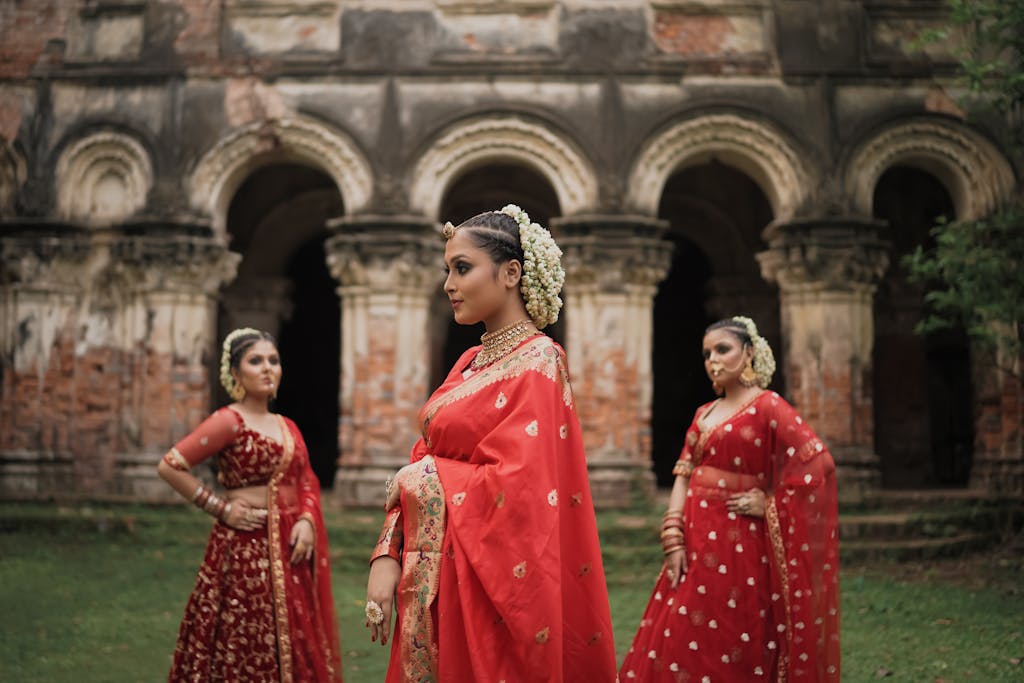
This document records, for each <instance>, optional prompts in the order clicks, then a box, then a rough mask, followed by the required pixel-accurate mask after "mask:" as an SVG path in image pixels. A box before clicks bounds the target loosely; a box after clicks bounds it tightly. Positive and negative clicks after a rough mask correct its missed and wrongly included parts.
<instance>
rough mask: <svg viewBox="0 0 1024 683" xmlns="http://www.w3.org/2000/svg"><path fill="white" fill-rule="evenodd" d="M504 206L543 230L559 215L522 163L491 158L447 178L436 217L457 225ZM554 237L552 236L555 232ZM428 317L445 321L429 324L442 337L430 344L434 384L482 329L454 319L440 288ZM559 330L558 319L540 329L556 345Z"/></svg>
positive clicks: (551, 194) (546, 187)
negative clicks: (519, 210) (434, 353)
mask: <svg viewBox="0 0 1024 683" xmlns="http://www.w3.org/2000/svg"><path fill="white" fill-rule="evenodd" d="M506 204H516V205H517V206H520V207H522V208H523V209H524V210H525V211H526V212H527V213H528V214H530V218H531V219H532V220H533V221H534V222H536V223H539V224H541V225H543V226H544V227H546V228H548V229H550V228H551V219H552V218H553V217H556V216H558V215H559V214H560V211H559V206H558V197H557V195H556V194H555V191H554V189H553V188H552V187H551V185H550V184H549V183H548V182H547V180H546V179H545V178H544V177H543V176H541V175H540V174H539V173H537V172H535V171H533V170H532V169H530V168H527V167H526V166H522V165H517V164H510V163H502V162H495V163H491V164H487V165H485V166H480V167H477V168H475V169H472V170H470V171H467V172H466V173H464V174H463V175H462V176H460V177H459V178H458V179H457V180H456V181H455V182H453V183H452V185H451V186H450V187H449V188H448V191H447V192H446V193H445V196H444V198H443V200H442V202H441V209H440V216H439V218H440V220H441V221H442V222H444V221H451V222H452V223H454V224H455V225H458V224H459V223H461V222H462V221H464V220H466V219H467V218H471V217H473V216H475V215H476V214H478V213H483V212H484V211H496V210H498V209H500V208H502V207H503V206H505V205H506ZM555 237H556V239H557V235H556V236H555ZM563 298H564V297H563ZM563 311H564V308H563ZM434 317H435V319H436V320H439V321H447V322H444V323H442V324H441V325H439V326H438V327H437V328H435V335H436V337H435V338H436V339H437V340H439V341H443V344H435V348H440V349H441V353H440V354H439V356H438V357H437V359H436V361H435V367H434V368H433V370H434V372H433V373H432V377H433V379H434V381H433V385H432V386H437V385H438V384H440V382H441V381H442V380H443V379H444V375H445V373H447V372H448V370H449V369H450V368H451V367H452V365H454V364H455V361H457V360H458V359H459V356H460V355H462V353H463V352H464V351H465V350H466V349H468V348H469V347H471V346H474V345H476V344H479V343H480V335H481V334H483V331H484V328H483V324H482V323H481V324H478V325H459V324H458V323H456V322H455V320H454V318H452V314H451V307H450V306H449V304H448V300H447V298H446V297H445V296H444V292H441V291H439V292H438V298H437V308H436V310H435V316H434ZM564 329H565V328H564V320H563V318H562V317H560V318H559V320H558V322H557V323H555V324H554V325H552V326H551V327H548V328H545V330H544V332H545V333H547V334H549V335H551V337H553V338H554V339H555V340H556V341H558V342H559V343H561V342H562V340H563V338H564V332H563V330H564Z"/></svg>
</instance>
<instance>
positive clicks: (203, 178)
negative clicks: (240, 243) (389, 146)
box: [188, 117, 373, 234]
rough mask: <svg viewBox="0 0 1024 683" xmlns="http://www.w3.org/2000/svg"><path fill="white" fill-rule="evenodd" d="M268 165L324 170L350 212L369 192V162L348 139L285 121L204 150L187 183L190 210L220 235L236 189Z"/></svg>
mask: <svg viewBox="0 0 1024 683" xmlns="http://www.w3.org/2000/svg"><path fill="white" fill-rule="evenodd" d="M271 163H298V164H304V165H309V166H314V167H316V168H320V169H323V171H324V172H325V173H326V174H327V175H328V176H330V177H331V178H332V179H333V181H334V183H335V185H336V186H337V187H338V189H339V191H340V192H341V194H342V196H343V197H344V198H345V209H346V212H347V213H349V214H353V213H357V212H359V211H360V210H361V209H364V208H365V207H366V206H367V204H368V203H369V201H370V198H371V196H372V194H373V173H372V171H371V168H370V163H369V161H368V160H367V159H366V156H365V155H364V154H363V152H362V151H361V150H360V149H359V147H358V146H357V145H356V143H355V141H354V140H352V138H350V137H349V136H348V135H346V134H344V133H342V132H341V131H338V130H336V129H333V128H330V127H328V126H327V125H325V124H323V123H320V122H319V121H315V120H313V119H309V118H298V117H287V118H280V119H271V120H267V121H260V122H256V123H252V124H249V125H247V126H244V127H242V128H240V129H238V130H236V131H234V132H232V133H231V134H230V135H228V136H227V137H226V138H224V139H223V140H221V141H220V142H218V143H217V144H216V145H215V146H214V147H213V148H212V149H211V150H210V151H208V152H207V153H206V154H205V155H204V156H203V157H202V159H200V160H199V162H198V163H197V165H196V168H195V170H194V171H193V173H192V175H191V177H190V179H189V187H188V192H189V197H190V200H191V204H192V206H193V208H195V209H196V210H198V211H199V212H201V213H203V214H205V215H208V216H209V217H210V218H211V219H212V221H213V227H214V230H215V231H216V232H217V233H218V234H223V233H224V230H225V226H226V221H227V210H228V206H229V205H230V203H231V200H232V198H233V197H234V196H235V193H236V192H237V190H238V188H239V187H240V186H241V184H242V183H243V182H244V180H245V179H246V178H247V177H248V176H249V175H250V174H251V173H252V172H253V171H255V170H257V169H258V168H260V167H262V166H265V165H268V164H271Z"/></svg>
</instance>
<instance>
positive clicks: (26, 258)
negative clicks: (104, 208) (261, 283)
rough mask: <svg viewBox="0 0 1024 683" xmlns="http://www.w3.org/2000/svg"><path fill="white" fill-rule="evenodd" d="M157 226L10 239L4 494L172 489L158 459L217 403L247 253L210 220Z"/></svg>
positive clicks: (6, 251)
mask: <svg viewBox="0 0 1024 683" xmlns="http://www.w3.org/2000/svg"><path fill="white" fill-rule="evenodd" d="M129 227H131V226H129ZM145 228H146V229H144V230H143V229H127V228H126V229H123V230H122V229H117V230H88V231H86V230H79V229H74V228H67V227H64V228H61V229H60V230H56V229H55V226H27V229H25V230H22V231H20V232H19V233H18V234H17V235H16V236H9V237H5V238H4V239H3V256H4V258H3V273H4V279H3V285H2V287H3V290H4V291H3V298H2V301H3V307H2V308H0V338H2V340H3V341H2V344H3V357H4V362H5V366H6V367H7V368H8V369H9V371H6V372H4V377H3V401H2V405H3V408H2V409H0V434H3V438H2V441H0V495H3V496H8V497H23V498H24V497H36V498H41V497H63V496H69V497H71V496H92V497H106V496H124V497H131V498H145V499H147V500H152V499H154V498H155V497H162V496H158V495H155V494H160V493H166V494H168V495H170V493H169V491H170V490H169V489H167V487H166V485H163V484H162V483H161V482H159V481H158V480H157V477H156V469H155V466H156V462H157V460H158V459H159V458H160V457H161V456H162V455H163V454H164V453H165V452H166V451H167V449H168V448H169V447H170V446H171V445H172V444H173V443H174V442H175V441H177V440H178V439H180V438H181V437H182V436H184V435H185V434H186V433H188V431H189V430H190V429H192V428H193V427H195V426H196V425H197V424H198V423H199V422H200V421H201V420H202V419H203V418H204V417H205V416H206V414H207V413H208V412H209V380H208V376H207V371H206V367H205V363H204V360H205V358H206V356H207V354H209V353H210V350H211V348H212V346H213V339H212V330H213V329H214V311H213V304H214V298H213V297H214V295H215V293H216V291H217V290H218V289H219V287H220V285H221V284H222V283H223V282H224V281H225V280H227V279H229V278H230V277H232V276H233V275H234V268H235V265H236V262H237V257H235V256H234V255H232V254H230V252H228V250H227V248H226V247H225V246H224V245H223V244H221V243H220V242H219V241H218V240H216V239H215V238H213V237H212V236H210V234H209V233H208V232H204V231H203V229H202V228H196V227H195V226H191V225H184V226H183V225H177V224H175V225H167V224H166V223H161V224H160V225H147V226H145Z"/></svg>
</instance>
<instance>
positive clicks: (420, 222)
mask: <svg viewBox="0 0 1024 683" xmlns="http://www.w3.org/2000/svg"><path fill="white" fill-rule="evenodd" d="M327 225H328V228H330V230H331V231H332V233H333V235H332V236H331V237H330V238H328V240H327V244H326V250H327V265H328V267H329V268H330V271H331V275H333V276H334V278H335V279H336V280H337V281H338V282H339V283H340V284H341V287H342V289H343V290H344V289H346V288H364V289H368V290H369V291H380V292H390V293H395V292H409V291H426V290H427V289H428V288H429V287H430V286H431V285H434V284H437V283H438V282H439V281H440V279H441V276H442V270H441V261H442V256H441V254H442V252H443V250H444V246H443V244H444V243H443V242H442V240H441V236H440V233H439V231H438V230H437V226H436V224H435V223H434V222H433V221H431V220H430V219H428V218H425V217H422V216H409V215H398V216H383V215H382V216H378V215H362V216H346V217H344V218H338V219H334V220H331V221H328V223H327Z"/></svg>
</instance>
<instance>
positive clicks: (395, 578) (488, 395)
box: [367, 207, 615, 683]
mask: <svg viewBox="0 0 1024 683" xmlns="http://www.w3.org/2000/svg"><path fill="white" fill-rule="evenodd" d="M539 230H542V228H539V226H537V225H536V224H531V223H529V219H528V217H526V216H525V212H522V211H521V209H518V208H517V207H506V208H505V209H503V212H490V213H487V214H481V215H480V216H476V217H474V218H472V219H470V220H468V221H466V222H465V223H464V224H462V225H461V226H459V227H458V228H454V227H451V226H450V224H449V226H446V236H447V237H448V243H447V246H446V250H445V261H446V265H447V267H448V269H449V277H448V280H447V281H446V285H445V291H446V293H447V294H448V296H449V298H450V300H451V301H452V304H453V308H454V310H455V318H456V320H457V321H458V322H460V323H463V324H471V323H474V322H477V321H479V320H483V321H484V322H485V323H486V326H487V329H488V330H489V332H488V333H487V334H485V335H484V337H483V339H482V345H481V346H477V347H474V348H471V349H469V350H468V351H466V353H464V354H463V355H462V357H461V358H460V359H459V360H458V362H457V363H456V364H455V367H453V368H452V370H451V372H450V373H449V375H448V377H447V378H446V379H445V381H444V383H443V384H442V385H441V387H440V388H438V390H437V391H435V392H434V394H433V395H432V396H431V397H430V399H429V400H428V401H427V403H426V405H425V406H424V407H423V409H422V410H421V412H420V415H419V418H420V422H421V425H422V429H423V436H422V438H421V439H420V440H419V442H418V443H417V444H416V445H415V447H414V448H413V451H412V457H411V463H410V465H408V466H406V467H404V468H402V470H400V471H399V473H398V474H397V475H396V477H395V482H394V485H393V488H392V489H391V492H390V496H389V503H394V506H393V507H390V510H389V511H388V513H387V516H386V521H385V525H384V533H383V534H382V535H381V540H380V542H379V543H378V546H377V548H376V549H375V551H374V553H373V557H372V559H371V572H370V580H369V584H368V588H367V597H368V603H367V620H368V625H369V626H370V627H371V628H372V631H373V637H374V638H380V639H381V642H382V644H383V643H384V642H386V640H387V638H388V635H389V631H390V620H391V612H392V596H393V595H395V593H396V592H397V618H396V626H395V636H394V639H393V641H392V649H391V660H390V666H389V668H388V674H387V681H388V682H389V683H398V682H405V681H441V682H444V683H463V682H468V681H495V682H497V681H502V680H504V681H509V682H511V681H517V682H521V683H528V682H531V681H588V682H591V681H592V682H594V683H605V682H610V681H613V680H614V679H615V651H614V645H613V640H612V629H611V618H610V614H609V608H608V594H607V589H606V587H605V578H604V570H603V565H602V561H601V553H600V547H599V544H598V538H597V526H596V522H595V517H594V509H593V502H592V500H591V497H590V487H589V483H588V479H587V466H586V461H585V458H584V453H583V446H582V438H581V435H580V428H579V422H578V419H577V416H576V412H575V406H574V404H573V395H572V390H571V388H570V386H569V379H568V372H567V368H566V363H565V354H564V352H563V351H562V349H561V347H559V346H558V345H557V344H556V343H555V342H553V341H552V340H551V339H550V338H548V337H547V336H545V335H544V334H542V333H540V332H539V331H538V329H537V328H538V327H541V326H543V325H545V324H547V323H549V322H552V321H553V320H554V317H555V316H556V315H557V310H558V309H557V306H559V305H560V304H561V302H560V300H559V301H557V302H556V301H555V299H557V290H558V288H560V287H561V278H560V276H559V272H558V271H560V267H559V266H558V261H557V258H558V256H560V252H557V248H553V249H551V248H550V247H553V246H554V243H553V242H552V241H550V236H549V235H547V234H546V231H544V234H541V235H539V236H538V235H537V233H538V231H539ZM513 236H514V237H515V239H514V240H513V239H511V238H512V237H513ZM520 244H523V245H526V253H525V254H524V253H523V249H522V248H520V247H519V245H520ZM546 247H547V248H546ZM524 264H529V265H527V269H526V272H525V273H524ZM531 268H532V269H533V273H532V277H531V278H529V279H524V276H525V275H531V273H530V269H531ZM556 269H557V270H556ZM531 285H535V287H534V288H533V289H531V288H530V287H531ZM552 291H553V296H554V299H553V298H552ZM520 292H523V294H520ZM527 311H529V317H527V315H528V314H527Z"/></svg>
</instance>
